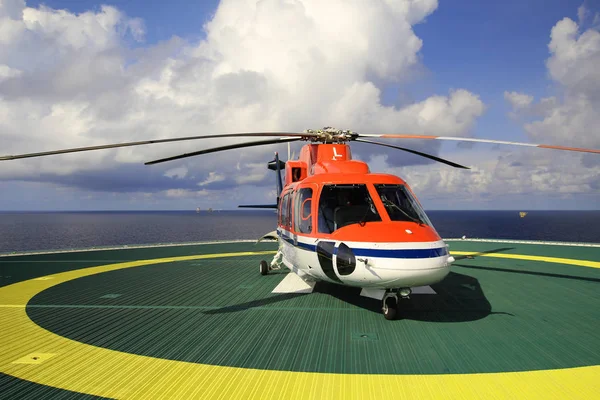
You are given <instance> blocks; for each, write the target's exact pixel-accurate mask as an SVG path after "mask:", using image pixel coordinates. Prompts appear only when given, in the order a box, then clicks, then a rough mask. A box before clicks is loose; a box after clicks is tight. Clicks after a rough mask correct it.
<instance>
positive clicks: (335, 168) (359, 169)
mask: <svg viewBox="0 0 600 400" xmlns="http://www.w3.org/2000/svg"><path fill="white" fill-rule="evenodd" d="M312 173H313V174H368V173H369V166H368V165H367V163H365V162H362V161H354V160H350V161H322V162H318V163H317V164H315V165H314V169H313V171H312Z"/></svg>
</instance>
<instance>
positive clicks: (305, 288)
mask: <svg viewBox="0 0 600 400" xmlns="http://www.w3.org/2000/svg"><path fill="white" fill-rule="evenodd" d="M315 284H316V282H315V281H314V280H304V279H302V278H301V277H300V276H299V275H298V274H295V273H293V272H290V273H289V274H287V275H286V277H285V278H283V280H282V281H281V282H280V283H279V285H277V286H276V287H275V289H273V291H272V292H271V293H312V292H313V290H314V289H315Z"/></svg>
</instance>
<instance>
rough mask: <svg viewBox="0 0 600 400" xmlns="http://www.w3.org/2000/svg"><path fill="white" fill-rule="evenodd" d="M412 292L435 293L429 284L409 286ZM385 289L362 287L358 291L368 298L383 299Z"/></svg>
mask: <svg viewBox="0 0 600 400" xmlns="http://www.w3.org/2000/svg"><path fill="white" fill-rule="evenodd" d="M410 289H411V292H412V294H437V293H436V292H435V290H433V288H432V287H431V286H417V287H413V288H410ZM385 293H386V290H385V289H373V288H363V289H362V290H361V291H360V295H361V296H363V297H368V298H370V299H375V300H383V298H384V296H385Z"/></svg>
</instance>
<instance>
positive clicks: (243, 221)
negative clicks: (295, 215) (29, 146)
mask: <svg viewBox="0 0 600 400" xmlns="http://www.w3.org/2000/svg"><path fill="white" fill-rule="evenodd" d="M523 211H526V210H523ZM427 215H428V216H429V218H430V220H431V221H432V223H433V225H434V226H435V228H436V230H437V231H438V233H439V234H440V235H441V236H442V237H443V238H461V237H463V236H465V237H467V238H485V239H516V240H541V241H559V242H586V243H600V211H527V215H526V216H525V217H523V218H522V217H521V216H520V215H519V211H435V210H433V211H427ZM276 222H277V215H276V214H275V212H274V210H232V211H212V212H209V211H201V212H196V211H93V212H90V211H85V212H84V211H77V212H0V253H12V252H23V251H39V250H60V249H80V248H89V247H110V246H124V245H128V246H133V245H147V244H158V243H160V244H166V243H189V242H202V241H217V240H234V239H248V240H252V239H258V238H260V237H261V236H262V235H264V234H265V233H268V232H271V231H273V230H275V228H276Z"/></svg>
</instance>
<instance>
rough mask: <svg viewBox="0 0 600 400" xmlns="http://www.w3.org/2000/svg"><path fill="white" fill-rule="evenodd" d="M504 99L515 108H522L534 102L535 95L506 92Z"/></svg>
mask: <svg viewBox="0 0 600 400" xmlns="http://www.w3.org/2000/svg"><path fill="white" fill-rule="evenodd" d="M504 99H505V100H506V101H508V102H509V103H510V105H511V106H512V108H513V110H515V111H517V110H522V109H525V108H527V107H529V106H530V105H531V103H533V96H530V95H528V94H525V93H518V92H508V91H505V92H504Z"/></svg>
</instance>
